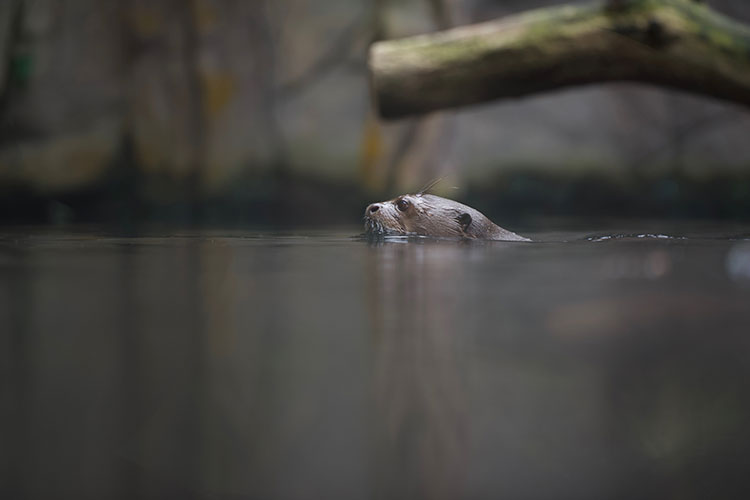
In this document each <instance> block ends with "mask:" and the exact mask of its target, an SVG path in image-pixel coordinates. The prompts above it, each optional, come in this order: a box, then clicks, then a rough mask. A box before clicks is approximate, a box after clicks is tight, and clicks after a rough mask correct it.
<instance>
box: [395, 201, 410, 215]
mask: <svg viewBox="0 0 750 500" xmlns="http://www.w3.org/2000/svg"><path fill="white" fill-rule="evenodd" d="M396 206H397V207H398V209H399V210H401V211H402V212H406V211H407V210H409V207H410V206H411V203H409V202H408V201H406V200H405V199H403V198H401V199H399V200H398V201H396Z"/></svg>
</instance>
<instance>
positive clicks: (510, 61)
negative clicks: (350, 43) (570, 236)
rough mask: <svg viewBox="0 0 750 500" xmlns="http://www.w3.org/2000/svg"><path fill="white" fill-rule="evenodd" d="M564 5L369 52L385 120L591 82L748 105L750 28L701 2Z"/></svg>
mask: <svg viewBox="0 0 750 500" xmlns="http://www.w3.org/2000/svg"><path fill="white" fill-rule="evenodd" d="M613 7H614V6H613V4H612V0H610V1H608V2H603V3H602V2H599V3H596V4H591V5H583V6H562V7H554V8H546V9H539V10H534V11H529V12H526V13H522V14H519V15H514V16H510V17H507V18H503V19H499V20H496V21H491V22H488V23H482V24H477V25H471V26H464V27H460V28H455V29H452V30H447V31H442V32H438V33H434V34H429V35H422V36H417V37H411V38H405V39H402V40H391V41H383V42H378V43H375V44H373V46H372V47H371V49H370V57H369V67H370V72H371V82H372V87H373V92H374V95H375V98H376V101H377V103H378V109H379V112H380V114H381V115H382V116H383V117H384V118H399V117H403V116H407V115H412V114H419V113H426V112H429V111H434V110H438V109H444V108H451V107H457V106H464V105H468V104H475V103H480V102H485V101H489V100H492V99H499V98H507V97H518V96H523V95H528V94H533V93H536V92H542V91H546V90H551V89H556V88H561V87H566V86H571V85H581V84H587V83H593V82H606V81H618V80H619V81H639V82H645V83H652V84H656V85H662V86H666V87H673V88H678V89H682V90H686V91H691V92H695V93H700V94H704V95H710V96H714V97H718V98H721V99H726V100H730V101H734V102H737V103H741V104H745V105H750V27H749V26H747V25H744V24H741V23H739V22H736V21H733V20H731V19H729V18H727V17H725V16H723V15H721V14H719V13H717V12H715V11H713V10H711V9H710V8H708V7H706V6H705V5H702V4H700V3H698V2H695V1H693V0H627V1H621V2H618V3H617V5H616V7H615V8H613Z"/></svg>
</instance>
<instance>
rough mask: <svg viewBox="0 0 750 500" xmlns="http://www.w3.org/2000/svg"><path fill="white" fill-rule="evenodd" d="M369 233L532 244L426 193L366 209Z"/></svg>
mask: <svg viewBox="0 0 750 500" xmlns="http://www.w3.org/2000/svg"><path fill="white" fill-rule="evenodd" d="M365 232H366V233H367V234H374V235H419V236H432V237H437V238H467V239H484V240H502V241H531V240H530V239H528V238H524V237H523V236H520V235H518V234H516V233H513V232H511V231H508V230H507V229H503V228H501V227H500V226H497V225H495V223H493V222H492V221H491V220H490V219H488V218H487V217H485V216H484V214H482V213H481V212H480V211H478V210H475V209H473V208H471V207H468V206H466V205H464V204H462V203H459V202H457V201H453V200H449V199H447V198H441V197H440V196H435V195H433V194H425V193H424V192H423V191H422V192H419V193H417V194H405V195H402V196H399V197H397V198H394V199H392V200H388V201H383V202H380V203H372V204H370V205H368V206H367V208H366V209H365Z"/></svg>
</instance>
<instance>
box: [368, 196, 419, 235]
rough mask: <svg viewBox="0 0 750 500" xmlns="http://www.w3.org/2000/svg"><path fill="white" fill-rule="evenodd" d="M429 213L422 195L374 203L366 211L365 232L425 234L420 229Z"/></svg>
mask: <svg viewBox="0 0 750 500" xmlns="http://www.w3.org/2000/svg"><path fill="white" fill-rule="evenodd" d="M429 212H430V209H429V207H428V206H427V203H425V199H424V195H421V194H405V195H402V196H399V197H398V198H394V199H392V200H388V201H383V202H380V203H372V204H370V205H369V206H368V207H367V208H366V209H365V230H366V231H367V232H368V233H374V234H424V233H423V232H421V231H420V229H421V227H422V226H423V225H424V224H423V222H424V219H425V218H426V217H429Z"/></svg>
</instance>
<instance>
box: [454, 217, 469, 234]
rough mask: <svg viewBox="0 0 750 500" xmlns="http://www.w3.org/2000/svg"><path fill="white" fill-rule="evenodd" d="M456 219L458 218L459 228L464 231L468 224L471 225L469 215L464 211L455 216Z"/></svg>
mask: <svg viewBox="0 0 750 500" xmlns="http://www.w3.org/2000/svg"><path fill="white" fill-rule="evenodd" d="M456 220H458V223H459V224H460V225H461V229H462V230H463V231H464V232H466V231H467V230H468V229H469V226H470V225H471V215H469V214H468V213H466V212H464V213H462V214H461V215H459V216H458V217H456Z"/></svg>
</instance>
